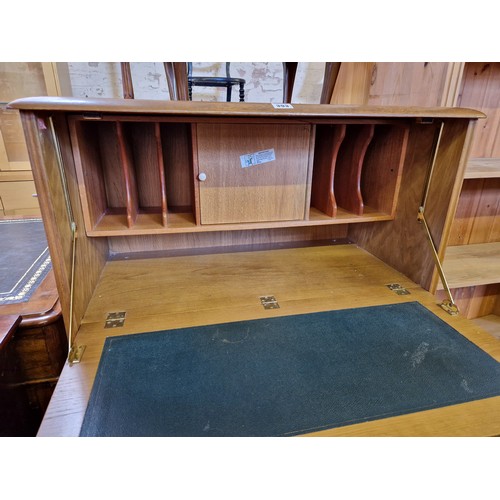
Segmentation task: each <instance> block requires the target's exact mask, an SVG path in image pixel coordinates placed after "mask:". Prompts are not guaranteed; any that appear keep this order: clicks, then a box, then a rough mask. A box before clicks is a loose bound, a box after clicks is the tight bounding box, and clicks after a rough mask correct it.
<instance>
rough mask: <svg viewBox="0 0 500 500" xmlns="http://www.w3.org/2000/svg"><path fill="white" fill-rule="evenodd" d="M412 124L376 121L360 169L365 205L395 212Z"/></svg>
mask: <svg viewBox="0 0 500 500" xmlns="http://www.w3.org/2000/svg"><path fill="white" fill-rule="evenodd" d="M408 133H409V127H408V126H405V125H377V126H376V127H375V133H374V137H373V139H372V141H371V143H370V147H369V148H368V151H367V152H366V155H365V158H364V162H363V170H362V173H361V192H362V196H363V202H364V204H365V206H369V207H370V208H372V209H375V210H377V211H380V212H384V213H387V214H390V215H394V214H395V211H396V204H397V199H398V193H399V186H400V184H401V175H402V173H403V164H404V160H405V156H406V146H407V143H408Z"/></svg>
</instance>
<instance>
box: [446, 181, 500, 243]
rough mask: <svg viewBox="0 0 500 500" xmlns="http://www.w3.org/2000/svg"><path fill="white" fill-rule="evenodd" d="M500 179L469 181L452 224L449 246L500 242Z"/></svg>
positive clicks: (463, 187)
mask: <svg viewBox="0 0 500 500" xmlns="http://www.w3.org/2000/svg"><path fill="white" fill-rule="evenodd" d="M499 189H500V179H497V178H485V179H482V178H480V179H467V180H465V181H464V184H463V186H462V192H461V194H460V200H459V203H458V207H457V212H456V216H455V220H454V221H453V225H452V231H451V235H450V240H449V245H451V246H456V245H467V244H469V243H488V242H494V241H500V197H499V196H498V192H499Z"/></svg>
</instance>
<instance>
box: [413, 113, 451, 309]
mask: <svg viewBox="0 0 500 500" xmlns="http://www.w3.org/2000/svg"><path fill="white" fill-rule="evenodd" d="M443 128H444V123H443V122H441V126H440V128H439V133H438V137H437V141H436V145H435V147H434V153H433V157H432V163H431V167H430V170H429V176H428V178H427V182H426V185H425V190H424V196H423V199H422V203H421V205H420V207H419V209H418V215H417V221H418V222H419V223H421V224H422V225H423V226H424V229H425V234H426V236H427V240H428V241H429V245H430V247H431V250H432V256H433V258H434V263H435V265H436V268H437V271H438V273H439V277H440V278H441V282H442V283H443V287H444V289H445V291H446V294H447V295H448V300H446V299H445V300H443V301H442V302H441V304H439V305H440V307H441V308H442V309H444V310H445V311H446V312H447V313H449V314H451V315H452V316H456V315H457V314H458V313H459V309H458V306H457V305H456V304H455V301H454V300H453V295H452V294H451V290H450V287H449V285H448V280H447V279H446V276H445V274H444V270H443V266H442V265H441V261H440V260H439V255H438V252H437V249H436V245H435V243H434V240H433V239H432V235H431V231H430V229H429V226H428V224H427V220H426V218H425V205H426V203H427V197H428V195H429V189H430V184H431V180H432V176H433V173H434V167H435V165H436V159H437V154H438V149H439V144H440V142H441V137H442V135H443Z"/></svg>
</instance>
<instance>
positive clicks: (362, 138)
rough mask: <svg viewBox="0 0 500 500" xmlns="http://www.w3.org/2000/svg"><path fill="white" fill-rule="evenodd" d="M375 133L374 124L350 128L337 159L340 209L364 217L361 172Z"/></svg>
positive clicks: (337, 192)
mask: <svg viewBox="0 0 500 500" xmlns="http://www.w3.org/2000/svg"><path fill="white" fill-rule="evenodd" d="M374 132H375V125H374V124H369V125H350V126H348V127H347V132H346V137H345V138H344V141H343V143H342V145H341V148H340V151H339V154H338V158H337V166H336V168H335V179H334V186H335V198H336V200H337V204H338V206H339V207H341V208H343V209H345V210H347V211H348V212H351V213H353V214H355V215H363V209H364V203H363V196H362V194H361V171H362V169H363V161H364V158H365V153H366V150H367V149H368V146H369V145H370V142H371V140H372V138H373V135H374Z"/></svg>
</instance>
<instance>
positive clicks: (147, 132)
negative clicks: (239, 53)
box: [69, 114, 409, 237]
mask: <svg viewBox="0 0 500 500" xmlns="http://www.w3.org/2000/svg"><path fill="white" fill-rule="evenodd" d="M226 120H228V121H226ZM226 120H222V122H221V123H216V124H210V123H206V122H205V121H203V120H199V119H198V118H192V119H190V120H189V122H187V123H183V122H182V121H180V122H179V119H178V118H177V119H168V118H165V117H156V118H151V117H148V116H137V117H134V118H133V119H132V118H131V117H126V118H124V117H122V116H117V115H106V116H104V115H101V116H99V117H96V116H95V115H86V114H81V115H72V116H71V117H70V118H69V130H70V136H71V143H72V148H73V151H74V159H75V167H76V175H77V179H78V182H79V184H80V185H81V186H82V188H83V189H81V190H80V195H81V202H82V205H83V209H84V210H83V215H84V219H85V228H86V233H87V235H88V236H102V237H106V236H127V235H143V234H169V233H190V232H198V231H204V232H206V231H220V230H221V225H222V224H223V225H224V230H227V231H229V230H241V224H242V223H245V224H249V226H248V227H249V228H253V229H263V228H273V227H296V226H311V225H330V224H346V223H361V222H373V221H376V220H381V221H382V220H391V219H393V218H394V214H395V208H396V202H397V198H398V192H399V187H400V182H401V176H402V170H403V165H404V161H405V157H406V148H407V143H408V134H409V124H408V123H407V120H406V119H405V118H401V119H399V120H393V121H392V122H388V121H387V120H386V121H384V120H364V121H363V123H361V124H357V123H352V122H347V123H342V120H339V121H340V123H329V124H324V123H319V124H317V123H315V122H314V120H312V121H311V123H309V124H304V123H295V122H293V121H292V120H290V121H289V123H286V122H283V120H281V121H278V120H276V119H274V120H268V122H267V123H265V124H263V123H261V122H262V120H255V119H251V118H250V119H249V120H248V123H245V124H242V123H232V122H231V121H230V119H226ZM262 150H264V151H272V154H273V155H274V157H273V159H272V160H270V161H266V162H263V163H262V164H256V165H254V166H251V167H246V168H242V165H241V161H242V160H241V158H242V157H244V156H245V155H247V154H251V153H252V152H259V151H262ZM202 171H203V175H204V177H206V179H204V181H203V182H200V181H199V180H198V179H199V177H200V173H202Z"/></svg>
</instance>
